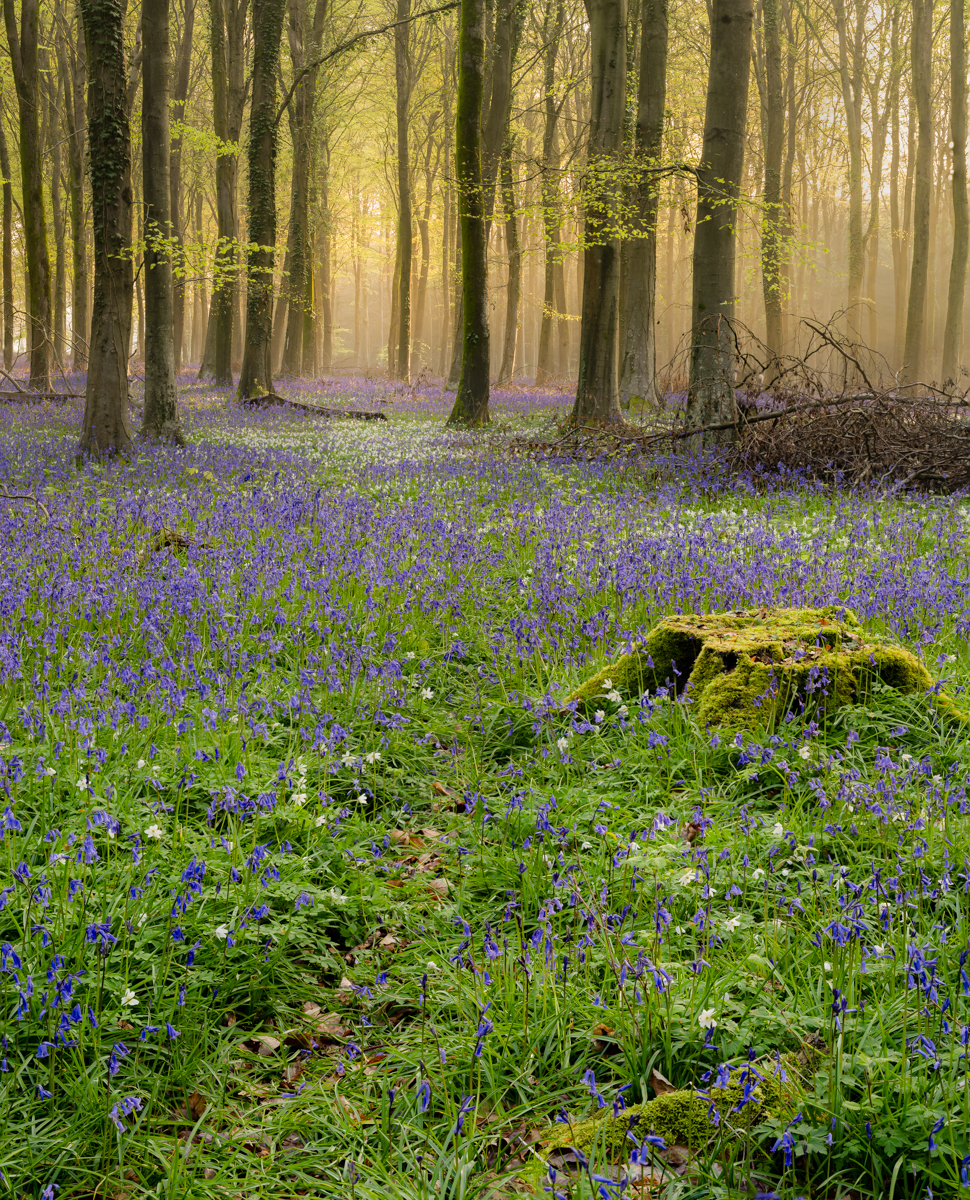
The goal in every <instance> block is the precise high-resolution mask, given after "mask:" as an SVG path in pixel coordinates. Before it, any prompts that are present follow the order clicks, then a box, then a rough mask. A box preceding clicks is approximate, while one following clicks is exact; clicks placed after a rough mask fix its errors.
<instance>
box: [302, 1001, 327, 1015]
mask: <svg viewBox="0 0 970 1200" xmlns="http://www.w3.org/2000/svg"><path fill="white" fill-rule="evenodd" d="M303 1011H304V1012H305V1013H306V1015H307V1016H308V1017H310V1018H311V1019H312V1018H313V1017H319V1015H320V1013H321V1012H322V1011H323V1009H322V1008H321V1007H320V1005H319V1004H314V1003H313V1001H312V1000H304V1002H303Z"/></svg>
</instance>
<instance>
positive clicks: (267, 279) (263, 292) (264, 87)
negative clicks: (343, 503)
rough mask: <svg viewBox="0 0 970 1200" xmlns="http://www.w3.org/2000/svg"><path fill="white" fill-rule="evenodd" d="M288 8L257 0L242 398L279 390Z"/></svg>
mask: <svg viewBox="0 0 970 1200" xmlns="http://www.w3.org/2000/svg"><path fill="white" fill-rule="evenodd" d="M284 10H285V3H284V0H253V73H252V96H253V99H252V106H251V109H250V118H249V145H248V147H247V162H248V165H249V245H250V249H249V251H248V252H247V260H248V268H249V269H248V275H247V288H246V342H245V346H244V348H243V361H242V370H241V372H240V375H239V393H238V394H239V399H240V400H248V399H252V398H255V397H258V396H262V395H265V394H266V393H267V392H271V391H272V390H273V378H272V372H271V371H270V345H271V340H272V321H273V258H274V251H273V247H274V246H275V245H276V147H277V127H276V73H277V69H278V67H279V58H280V39H281V37H282V35H283V13H284Z"/></svg>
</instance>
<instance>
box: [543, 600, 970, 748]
mask: <svg viewBox="0 0 970 1200" xmlns="http://www.w3.org/2000/svg"><path fill="white" fill-rule="evenodd" d="M820 676H821V677H822V679H823V680H824V681H825V682H824V694H823V688H822V687H821V686H820V682H821V681H820ZM826 677H827V678H826ZM873 680H879V681H881V682H882V683H884V684H886V685H888V686H889V687H892V688H895V689H896V690H897V691H899V692H901V693H904V694H922V693H924V692H926V691H928V690H929V689H930V688H931V687H932V686H933V680H932V678H931V676H930V674H929V672H928V671H927V670H926V668H925V667H924V666H923V664H922V663H921V662H920V661H919V659H918V658H916V656H915V655H913V654H911V653H910V652H909V651H908V650H905V649H903V648H902V647H901V646H893V645H889V644H886V643H883V642H882V641H880V640H879V639H878V638H875V637H870V636H866V635H864V633H863V630H862V627H861V626H860V624H859V621H858V618H857V617H856V615H855V613H853V612H852V610H851V609H848V608H840V607H837V606H829V607H826V608H761V609H749V610H744V611H738V612H726V613H710V614H708V615H700V614H695V613H684V614H681V615H679V616H672V617H667V618H665V619H664V620H663V621H661V622H660V624H659V625H658V626H657V627H656V628H655V629H653V630H651V632H650V633H649V634H648V635H647V637H646V639H645V641H644V642H643V643H642V644H641V645H639V646H636V647H634V649H633V650H632V651H631V652H630V653H629V654H624V655H622V656H621V657H620V658H618V659H617V660H616V662H613V663H610V664H609V666H607V667H605V668H604V669H603V670H601V671H598V672H597V673H596V674H595V675H593V676H591V677H590V678H589V679H587V680H586V681H585V682H584V683H583V684H582V685H581V686H580V687H578V688H577V689H576V690H575V691H574V692H573V693H572V694H571V695H569V696H567V698H566V703H567V704H568V703H570V702H573V701H575V702H576V703H577V704H578V705H579V707H580V708H586V707H593V706H594V704H595V705H596V706H599V705H600V704H602V701H603V697H604V695H605V694H606V693H607V692H609V691H611V690H613V689H615V690H616V691H618V692H619V693H620V695H621V696H622V697H623V699H624V700H629V699H631V698H635V697H637V696H640V695H642V693H643V692H644V691H647V690H651V691H655V690H656V689H657V688H659V687H662V686H664V685H665V684H666V685H669V684H673V685H674V686H675V688H676V690H677V691H678V692H683V691H684V690H685V688H686V689H687V691H688V695H689V697H690V699H691V700H692V702H693V704H694V712H695V713H696V716H697V719H698V721H699V722H700V724H702V725H705V726H706V725H710V726H725V727H729V728H733V729H751V730H755V729H763V728H770V727H771V726H772V725H774V724H775V723H776V722H777V721H779V720H780V719H781V718H782V717H783V716H784V715H785V713H786V712H788V711H789V710H790V709H792V708H794V707H796V706H797V705H800V704H804V705H805V706H806V707H808V708H809V709H817V710H821V711H824V712H833V711H834V710H835V709H837V708H840V707H842V706H843V705H846V704H858V703H865V702H866V700H867V699H868V696H869V693H870V689H871V686H872V682H873ZM938 702H939V707H940V709H941V711H942V712H944V713H945V714H946V715H947V716H950V717H953V718H954V719H958V720H961V721H963V722H966V721H968V720H970V718H968V717H967V716H966V714H963V713H961V712H960V710H959V709H957V708H956V707H955V706H954V705H953V703H952V701H949V700H947V699H946V698H945V697H941V698H939V701H938Z"/></svg>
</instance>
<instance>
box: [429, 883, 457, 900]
mask: <svg viewBox="0 0 970 1200" xmlns="http://www.w3.org/2000/svg"><path fill="white" fill-rule="evenodd" d="M428 889H429V890H430V891H432V892H433V893H434V894H435V895H436V896H437V897H438V898H439V899H440V900H444V898H445V896H447V895H448V893H449V892H450V891H451V884H450V883H449V882H448V880H447V879H429V880H428Z"/></svg>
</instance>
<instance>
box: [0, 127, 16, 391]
mask: <svg viewBox="0 0 970 1200" xmlns="http://www.w3.org/2000/svg"><path fill="white" fill-rule="evenodd" d="M0 173H2V174H3V247H2V254H0V258H2V263H3V268H2V270H3V366H4V370H6V371H9V370H11V368H12V367H13V182H12V181H11V179H10V155H9V154H8V152H7V136H6V134H5V132H4V128H3V111H2V108H0Z"/></svg>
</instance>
